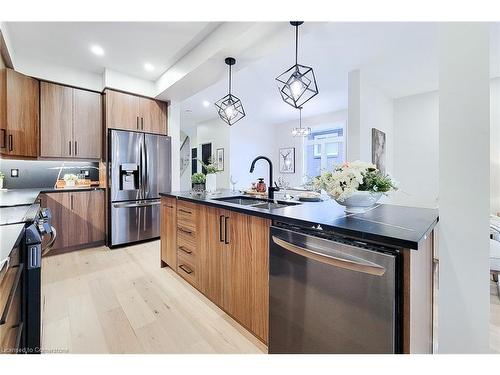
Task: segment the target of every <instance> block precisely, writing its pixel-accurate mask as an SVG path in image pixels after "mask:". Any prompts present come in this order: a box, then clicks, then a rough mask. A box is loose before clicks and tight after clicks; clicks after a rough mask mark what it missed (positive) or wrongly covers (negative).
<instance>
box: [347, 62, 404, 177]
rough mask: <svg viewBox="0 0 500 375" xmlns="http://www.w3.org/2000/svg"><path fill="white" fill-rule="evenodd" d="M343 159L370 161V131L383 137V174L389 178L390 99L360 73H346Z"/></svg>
mask: <svg viewBox="0 0 500 375" xmlns="http://www.w3.org/2000/svg"><path fill="white" fill-rule="evenodd" d="M348 97H349V98H348V103H349V104H348V116H349V119H348V128H347V158H348V160H350V161H353V160H357V159H359V160H363V161H367V162H371V160H372V147H371V144H372V128H376V129H379V130H381V131H383V132H384V133H385V134H386V172H387V173H389V174H391V175H392V174H393V173H392V172H393V165H394V163H393V154H394V105H393V99H392V98H390V97H389V96H388V95H386V94H385V93H384V92H382V91H381V90H380V89H378V88H377V87H375V86H374V85H372V84H371V83H370V82H369V81H368V79H367V78H366V76H365V75H363V72H362V71H359V70H356V71H352V72H349V83H348Z"/></svg>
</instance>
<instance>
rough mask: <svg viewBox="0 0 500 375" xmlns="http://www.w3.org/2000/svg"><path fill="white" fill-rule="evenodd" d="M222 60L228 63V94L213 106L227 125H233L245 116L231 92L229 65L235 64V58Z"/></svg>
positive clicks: (239, 102)
mask: <svg viewBox="0 0 500 375" xmlns="http://www.w3.org/2000/svg"><path fill="white" fill-rule="evenodd" d="M224 61H225V62H226V64H227V65H229V94H227V95H226V96H224V97H223V98H222V99H219V100H218V101H217V102H216V103H215V106H216V107H217V112H218V113H219V117H220V118H221V119H222V120H223V121H224V122H225V123H227V124H228V125H233V124H234V123H236V122H238V121H239V120H241V119H242V118H243V117H245V110H244V109H243V105H242V104H241V100H240V99H238V98H237V97H236V96H234V95H233V94H231V66H232V65H234V64H236V59H235V58H233V57H226V59H225V60H224Z"/></svg>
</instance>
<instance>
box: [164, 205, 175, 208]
mask: <svg viewBox="0 0 500 375" xmlns="http://www.w3.org/2000/svg"><path fill="white" fill-rule="evenodd" d="M163 207H167V208H174V206H169V205H168V204H164V205H163Z"/></svg>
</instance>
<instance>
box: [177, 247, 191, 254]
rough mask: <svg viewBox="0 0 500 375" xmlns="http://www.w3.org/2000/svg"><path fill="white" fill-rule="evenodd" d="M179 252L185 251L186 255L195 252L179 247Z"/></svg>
mask: <svg viewBox="0 0 500 375" xmlns="http://www.w3.org/2000/svg"><path fill="white" fill-rule="evenodd" d="M179 250H182V251H184V252H185V253H186V254H192V253H193V252H192V251H191V250H189V249H186V248H185V247H184V246H179Z"/></svg>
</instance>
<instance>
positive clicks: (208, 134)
mask: <svg viewBox="0 0 500 375" xmlns="http://www.w3.org/2000/svg"><path fill="white" fill-rule="evenodd" d="M204 143H212V155H213V156H214V157H215V156H216V152H217V149H218V148H223V149H224V159H225V160H224V170H223V171H222V172H219V173H217V189H229V187H230V183H229V176H230V174H231V162H232V159H231V158H230V157H229V156H230V155H231V145H230V127H229V125H227V124H226V123H224V122H222V121H221V120H220V119H214V120H210V121H207V122H203V123H200V124H198V126H197V128H196V144H197V145H198V155H199V158H200V159H201V145H202V144H204ZM193 145H194V143H193ZM193 147H194V146H193ZM198 170H200V171H201V166H198Z"/></svg>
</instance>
